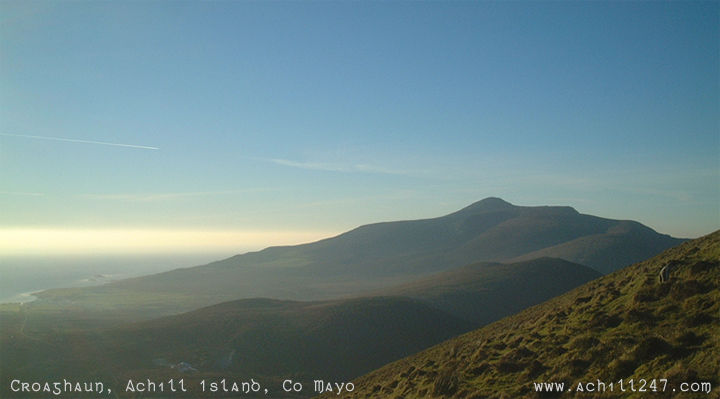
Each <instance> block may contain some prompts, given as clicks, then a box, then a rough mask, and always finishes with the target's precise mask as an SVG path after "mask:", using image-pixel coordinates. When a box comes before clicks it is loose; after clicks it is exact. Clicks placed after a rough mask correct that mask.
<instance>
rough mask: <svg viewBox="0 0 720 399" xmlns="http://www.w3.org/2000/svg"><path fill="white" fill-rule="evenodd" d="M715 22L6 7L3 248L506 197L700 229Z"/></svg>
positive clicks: (0, 52) (371, 214)
mask: <svg viewBox="0 0 720 399" xmlns="http://www.w3.org/2000/svg"><path fill="white" fill-rule="evenodd" d="M719 13H720V3H718V2H715V1H710V2H692V1H689V2H541V1H540V2H522V1H519V2H462V1H460V2H434V1H425V2H406V1H395V2H393V1H391V2H333V1H313V2H302V1H300V2H297V1H293V2H283V1H276V2H254V1H248V2H244V1H215V2H185V1H178V2H159V1H158V2H153V1H141V2H84V1H72V2H63V1H22V2H20V1H0V254H18V253H35V254H37V253H48V254H52V253H62V252H73V253H78V252H88V251H89V252H103V251H110V252H112V251H121V252H133V251H136V252H137V251H139V252H142V251H203V250H208V248H212V249H213V250H223V251H227V250H229V249H233V248H238V250H239V249H241V248H243V249H244V248H261V247H264V246H267V245H278V244H292V243H299V242H307V241H311V240H315V239H319V238H323V237H328V236H331V235H334V234H338V233H340V232H343V231H346V230H349V229H352V228H354V227H357V226H359V225H362V224H367V223H373V222H379V221H391V220H406V219H418V218H427V217H436V216H441V215H444V214H448V213H451V212H453V211H456V210H458V209H460V208H462V207H464V206H467V205H469V204H471V203H473V202H475V201H478V200H481V199H483V198H485V197H490V196H494V197H501V198H503V199H505V200H506V201H509V202H511V203H513V204H516V205H528V206H530V205H533V206H534V205H568V206H572V207H574V208H575V209H577V210H578V211H579V212H581V213H587V214H593V215H597V216H602V217H607V218H613V219H632V220H637V221H639V222H641V223H643V224H646V225H648V226H650V227H651V228H653V229H655V230H657V231H659V232H661V233H666V234H671V235H673V236H678V237H698V236H701V235H704V234H707V233H709V232H711V231H714V230H716V229H717V228H718V227H720V72H719V71H720V22H719V21H720V18H718V15H719Z"/></svg>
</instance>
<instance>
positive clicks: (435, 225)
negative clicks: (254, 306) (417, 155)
mask: <svg viewBox="0 0 720 399" xmlns="http://www.w3.org/2000/svg"><path fill="white" fill-rule="evenodd" d="M680 242H682V240H680V239H676V238H672V237H670V236H667V235H662V234H659V233H657V232H655V231H654V230H652V229H650V228H648V227H645V226H643V225H641V224H639V223H635V222H626V221H617V220H612V219H605V218H600V217H596V216H591V215H584V214H580V213H578V212H577V211H576V210H574V209H573V208H570V207H556V206H539V207H528V206H516V205H512V204H510V203H508V202H506V201H503V200H501V199H499V198H494V197H490V198H486V199H484V200H481V201H478V202H475V203H473V204H471V205H469V206H467V207H465V208H463V209H461V210H459V211H456V212H453V213H450V214H447V215H444V216H440V217H436V218H431V219H419V220H409V221H397V222H381V223H374V224H369V225H363V226H360V227H357V228H355V229H352V230H350V231H348V232H345V233H342V234H340V235H338V236H335V237H331V238H327V239H324V240H320V241H316V242H313V243H307V244H301V245H296V246H283V247H270V248H266V249H264V250H261V251H257V252H250V253H246V254H241V255H235V256H233V257H230V258H227V259H224V260H220V261H216V262H212V263H210V264H208V265H202V266H196V267H192V268H185V269H176V270H173V271H169V272H165V273H160V274H156V275H150V276H144V277H139V278H134V279H128V280H123V281H119V282H115V283H111V284H108V285H106V286H101V287H92V288H83V289H65V290H63V289H58V290H49V291H45V292H42V293H40V294H39V295H38V297H39V298H40V301H39V302H38V303H43V302H45V303H48V302H55V303H59V302H63V301H65V302H67V299H68V297H72V298H73V299H72V301H73V304H74V305H76V306H86V307H88V308H91V307H97V304H98V303H99V302H98V299H101V302H104V303H109V304H116V303H125V302H128V301H127V298H128V297H131V298H133V302H139V300H140V299H141V298H142V297H143V295H146V293H150V292H152V293H153V295H154V296H155V298H153V299H152V300H151V301H150V302H149V303H146V304H141V303H138V306H144V307H145V308H147V309H150V312H152V313H153V314H154V315H160V314H168V313H177V312H183V311H188V310H191V309H193V308H198V307H202V306H208V305H211V304H213V303H219V302H224V301H229V300H233V299H238V298H251V297H257V296H268V297H274V298H279V299H289V300H326V299H331V298H334V297H339V296H351V295H362V294H363V293H367V292H370V291H373V290H377V289H381V288H383V287H389V286H393V285H396V284H399V283H403V282H409V281H412V280H414V279H416V278H418V277H421V276H423V275H429V274H432V273H437V272H441V271H443V270H448V269H452V268H454V267H458V266H461V265H467V264H470V263H475V262H481V261H485V262H515V261H524V260H529V258H530V257H532V258H536V257H543V256H549V257H553V258H560V259H565V260H567V261H570V262H574V263H580V264H583V265H585V266H589V267H592V268H594V269H596V270H599V271H601V272H603V273H607V272H610V271H612V270H615V269H617V268H619V267H622V266H625V265H627V264H630V263H632V262H635V261H639V260H642V259H646V258H648V257H650V256H652V255H655V254H656V253H658V252H660V251H661V250H663V249H666V248H668V247H671V246H673V245H677V244H678V243H680ZM530 255H532V256H530ZM33 306H35V305H33Z"/></svg>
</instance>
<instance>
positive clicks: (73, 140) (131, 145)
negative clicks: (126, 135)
mask: <svg viewBox="0 0 720 399" xmlns="http://www.w3.org/2000/svg"><path fill="white" fill-rule="evenodd" d="M0 136H7V137H21V138H26V139H34V140H51V141H63V142H68V143H82V144H97V145H109V146H113V147H126V148H136V149H141V150H159V149H160V148H158V147H151V146H147V145H137V144H125V143H110V142H107V141H95V140H82V139H71V138H67V137H50V136H31V135H27V134H10V133H0Z"/></svg>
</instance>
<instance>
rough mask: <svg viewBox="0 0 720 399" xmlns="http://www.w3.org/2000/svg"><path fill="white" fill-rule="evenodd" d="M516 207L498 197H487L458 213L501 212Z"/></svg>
mask: <svg viewBox="0 0 720 399" xmlns="http://www.w3.org/2000/svg"><path fill="white" fill-rule="evenodd" d="M514 207H515V205H513V204H511V203H509V202H507V201H505V200H503V199H501V198H497V197H487V198H485V199H482V200H480V201H478V202H475V203H472V204H471V205H469V206H466V207H465V208H463V209H461V210H460V211H458V213H467V212H473V213H475V212H492V211H499V210H503V209H510V208H514Z"/></svg>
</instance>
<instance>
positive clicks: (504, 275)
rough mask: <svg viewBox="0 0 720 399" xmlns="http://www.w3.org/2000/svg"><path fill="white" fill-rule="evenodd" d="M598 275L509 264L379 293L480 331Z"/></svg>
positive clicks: (549, 263) (558, 263)
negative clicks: (467, 323)
mask: <svg viewBox="0 0 720 399" xmlns="http://www.w3.org/2000/svg"><path fill="white" fill-rule="evenodd" d="M600 276H601V274H600V273H598V272H597V271H595V270H593V269H591V268H589V267H586V266H582V265H578V264H576V263H572V262H567V261H564V260H562V259H553V258H541V259H534V260H531V261H526V262H518V263H511V264H502V263H475V264H472V265H468V266H464V267H460V268H456V269H452V270H448V271H446V272H441V273H438V274H434V275H431V276H428V277H424V278H422V279H419V280H417V281H413V282H411V283H407V284H403V285H400V286H398V287H392V288H389V289H386V290H383V291H380V292H381V293H382V294H385V295H395V296H405V297H410V298H416V299H420V300H422V301H424V302H426V303H427V304H429V305H430V306H433V307H435V308H437V309H440V310H443V311H445V312H447V313H450V314H452V315H455V316H457V317H460V318H462V319H464V320H467V321H470V322H472V323H475V325H477V326H481V325H485V324H487V323H490V322H493V321H495V320H498V319H501V318H503V317H505V316H509V315H511V314H514V313H517V312H519V311H520V310H523V309H525V308H527V307H529V306H532V305H535V304H538V303H540V302H543V301H545V300H547V299H550V298H553V297H555V296H558V295H560V294H562V293H565V292H567V291H568V290H570V289H571V288H574V287H577V286H579V285H581V284H584V283H586V282H588V281H590V280H593V279H596V278H598V277H600Z"/></svg>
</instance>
